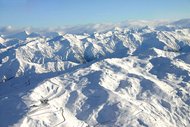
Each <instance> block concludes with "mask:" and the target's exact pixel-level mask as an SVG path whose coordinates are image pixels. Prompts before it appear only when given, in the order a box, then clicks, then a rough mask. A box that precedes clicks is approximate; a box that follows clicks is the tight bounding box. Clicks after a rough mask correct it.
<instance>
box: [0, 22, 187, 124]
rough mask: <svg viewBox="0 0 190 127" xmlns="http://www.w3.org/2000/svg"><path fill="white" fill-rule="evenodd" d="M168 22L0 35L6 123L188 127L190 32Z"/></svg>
mask: <svg viewBox="0 0 190 127" xmlns="http://www.w3.org/2000/svg"><path fill="white" fill-rule="evenodd" d="M181 22H182V21H181ZM181 22H178V24H180V23H181ZM184 22H185V21H183V23H184ZM144 23H145V24H146V23H148V22H145V21H144ZM134 24H137V23H136V22H134ZM134 24H133V25H134ZM181 24H182V23H181ZM184 24H185V23H184ZM161 25H162V26H159V27H158V26H156V27H153V26H152V25H150V26H144V27H138V28H137V27H132V28H131V27H127V28H126V27H115V28H114V29H113V30H109V31H104V32H94V33H92V34H91V33H83V34H61V33H60V32H51V33H50V32H49V33H46V34H45V33H43V34H40V33H35V32H33V33H30V32H27V31H24V32H19V33H17V34H15V33H14V34H12V35H3V36H1V37H0V100H1V102H0V109H1V110H0V120H1V121H3V122H0V126H1V127H7V126H14V127H17V126H19V127H20V126H21V127H58V126H60V127H73V126H74V127H87V126H101V127H102V126H105V127H110V126H113V127H115V126H119V127H126V126H134V127H138V126H139V127H140V126H142V127H143V126H145V127H148V126H150V127H160V126H162V127H188V126H189V125H190V94H189V91H190V55H189V53H190V29H189V28H188V27H187V25H186V27H178V25H177V24H174V23H173V24H172V25H173V26H171V24H170V25H168V24H166V25H164V26H163V24H161Z"/></svg>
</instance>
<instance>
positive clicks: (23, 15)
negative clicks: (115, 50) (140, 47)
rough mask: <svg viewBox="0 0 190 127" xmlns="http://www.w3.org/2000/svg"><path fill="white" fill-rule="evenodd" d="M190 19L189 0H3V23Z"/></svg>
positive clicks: (47, 24)
mask: <svg viewBox="0 0 190 127" xmlns="http://www.w3.org/2000/svg"><path fill="white" fill-rule="evenodd" d="M182 18H190V0H0V26H7V25H11V26H15V27H28V26H32V27H59V26H65V25H78V24H89V23H107V22H109V23H110V22H120V21H125V20H157V19H170V20H172V19H174V20H175V19H182Z"/></svg>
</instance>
